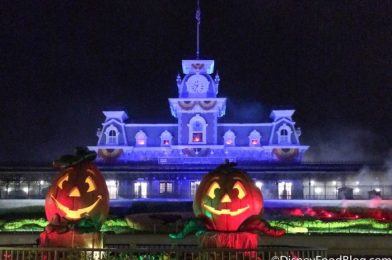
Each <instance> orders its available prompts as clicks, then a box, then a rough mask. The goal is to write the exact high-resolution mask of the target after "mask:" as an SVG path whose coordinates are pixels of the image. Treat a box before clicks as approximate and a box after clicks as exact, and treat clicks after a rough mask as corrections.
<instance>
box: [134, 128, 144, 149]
mask: <svg viewBox="0 0 392 260" xmlns="http://www.w3.org/2000/svg"><path fill="white" fill-rule="evenodd" d="M135 141H136V146H146V144H147V135H146V134H145V133H144V132H143V131H142V130H140V131H139V132H137V133H136V135H135Z"/></svg>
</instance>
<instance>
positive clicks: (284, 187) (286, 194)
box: [278, 181, 293, 200]
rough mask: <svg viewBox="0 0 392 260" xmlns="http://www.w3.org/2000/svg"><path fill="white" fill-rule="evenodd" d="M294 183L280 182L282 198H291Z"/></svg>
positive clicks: (280, 196) (279, 191)
mask: <svg viewBox="0 0 392 260" xmlns="http://www.w3.org/2000/svg"><path fill="white" fill-rule="evenodd" d="M292 186H293V184H292V183H291V182H284V181H283V182H279V183H278V194H279V199H281V200H290V199H291V188H292Z"/></svg>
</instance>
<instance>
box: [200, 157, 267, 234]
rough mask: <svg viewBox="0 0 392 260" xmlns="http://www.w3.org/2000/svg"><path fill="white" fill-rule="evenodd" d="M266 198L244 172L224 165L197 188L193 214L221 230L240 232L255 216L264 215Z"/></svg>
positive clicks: (208, 175)
mask: <svg viewBox="0 0 392 260" xmlns="http://www.w3.org/2000/svg"><path fill="white" fill-rule="evenodd" d="M262 209H263V198H262V195H261V192H260V190H259V189H258V188H257V187H256V185H255V184H254V182H253V180H252V179H251V178H250V177H249V176H248V175H247V174H246V173H245V172H243V171H241V170H239V169H236V168H234V167H231V166H230V165H227V164H226V165H223V166H221V167H218V168H217V169H215V170H214V171H212V172H210V173H209V174H207V175H206V176H205V177H204V178H203V179H202V181H201V183H200V186H199V187H198V189H197V192H196V196H195V199H194V202H193V211H194V213H195V215H196V216H197V217H207V218H208V219H209V220H210V222H211V227H212V228H213V229H214V230H217V231H237V230H238V228H239V227H240V225H241V224H242V223H243V222H244V221H245V220H246V219H248V218H249V217H251V216H253V215H260V214H261V213H262Z"/></svg>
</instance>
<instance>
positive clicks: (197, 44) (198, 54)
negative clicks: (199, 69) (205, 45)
mask: <svg viewBox="0 0 392 260" xmlns="http://www.w3.org/2000/svg"><path fill="white" fill-rule="evenodd" d="M195 18H196V58H197V59H199V56H200V21H201V11H200V0H197V9H196V16H195Z"/></svg>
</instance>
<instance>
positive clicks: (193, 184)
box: [191, 181, 200, 197]
mask: <svg viewBox="0 0 392 260" xmlns="http://www.w3.org/2000/svg"><path fill="white" fill-rule="evenodd" d="M199 185H200V181H191V196H192V197H194V196H195V194H196V191H197V188H198V187H199Z"/></svg>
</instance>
